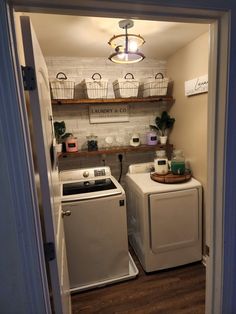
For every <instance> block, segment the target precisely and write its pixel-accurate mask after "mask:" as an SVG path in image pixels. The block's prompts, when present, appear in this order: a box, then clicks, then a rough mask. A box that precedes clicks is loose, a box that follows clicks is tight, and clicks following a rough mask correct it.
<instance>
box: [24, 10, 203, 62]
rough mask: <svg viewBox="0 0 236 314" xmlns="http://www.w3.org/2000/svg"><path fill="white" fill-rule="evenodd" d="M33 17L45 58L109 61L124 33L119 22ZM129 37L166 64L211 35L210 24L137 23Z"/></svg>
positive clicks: (43, 16) (98, 18)
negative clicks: (137, 36)
mask: <svg viewBox="0 0 236 314" xmlns="http://www.w3.org/2000/svg"><path fill="white" fill-rule="evenodd" d="M23 15H28V16H30V18H31V20H32V23H33V26H34V29H35V31H36V34H37V37H38V40H39V43H40V46H41V49H42V51H43V54H44V56H45V57H47V56H64V57H105V58H107V57H108V56H109V55H110V54H111V53H112V52H113V50H112V48H111V47H110V46H109V45H108V41H109V39H110V38H111V37H112V36H113V35H118V34H121V33H124V30H123V29H121V28H119V25H118V23H119V21H120V20H121V19H117V18H100V17H84V16H83V17H82V16H72V15H56V14H39V13H25V14H23ZM133 21H134V26H133V28H131V29H129V30H128V32H129V33H134V34H140V35H141V36H143V37H144V39H145V41H146V42H145V44H144V45H143V46H142V47H141V49H140V50H141V51H142V52H143V53H144V55H145V56H146V58H155V59H158V60H165V59H167V58H168V57H169V56H170V55H172V54H173V53H175V52H176V51H177V50H178V49H180V48H181V47H184V46H186V45H187V44H188V43H189V42H191V41H192V40H194V39H195V38H197V37H199V36H200V35H201V34H203V33H205V32H207V31H209V25H208V24H193V23H175V22H157V21H144V20H134V19H133Z"/></svg>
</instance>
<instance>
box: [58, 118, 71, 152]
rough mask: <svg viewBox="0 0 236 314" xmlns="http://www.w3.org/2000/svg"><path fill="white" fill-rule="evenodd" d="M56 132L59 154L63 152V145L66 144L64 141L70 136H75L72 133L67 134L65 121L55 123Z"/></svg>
mask: <svg viewBox="0 0 236 314" xmlns="http://www.w3.org/2000/svg"><path fill="white" fill-rule="evenodd" d="M53 125H54V131H55V137H56V141H57V152H58V153H59V152H61V151H62V143H63V142H64V140H65V139H66V138H67V137H69V136H71V135H72V136H73V134H72V133H65V132H66V125H65V122H64V121H60V122H59V121H55V122H54V124H53Z"/></svg>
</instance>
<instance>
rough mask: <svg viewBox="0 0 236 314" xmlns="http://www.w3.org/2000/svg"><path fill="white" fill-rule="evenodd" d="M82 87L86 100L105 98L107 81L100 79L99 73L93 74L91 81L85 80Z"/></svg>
mask: <svg viewBox="0 0 236 314" xmlns="http://www.w3.org/2000/svg"><path fill="white" fill-rule="evenodd" d="M96 76H97V78H95V77H96ZM83 87H84V91H85V95H86V97H87V98H93V99H94V98H98V99H102V98H107V88H108V80H107V79H102V76H101V74H100V73H94V74H93V75H92V78H91V79H89V78H88V79H85V80H84V81H83Z"/></svg>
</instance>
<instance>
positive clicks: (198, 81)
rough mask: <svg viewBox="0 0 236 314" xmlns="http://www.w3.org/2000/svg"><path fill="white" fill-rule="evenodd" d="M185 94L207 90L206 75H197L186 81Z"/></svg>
mask: <svg viewBox="0 0 236 314" xmlns="http://www.w3.org/2000/svg"><path fill="white" fill-rule="evenodd" d="M184 85H185V96H191V95H196V94H201V93H207V92H208V75H203V76H199V77H197V78H195V79H193V80H190V81H186V82H185V83H184Z"/></svg>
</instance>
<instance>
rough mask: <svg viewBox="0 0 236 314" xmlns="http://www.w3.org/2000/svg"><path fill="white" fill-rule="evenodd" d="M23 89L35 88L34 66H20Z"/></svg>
mask: <svg viewBox="0 0 236 314" xmlns="http://www.w3.org/2000/svg"><path fill="white" fill-rule="evenodd" d="M21 72H22V78H23V84H24V90H34V89H36V79H35V71H34V68H32V67H29V66H21Z"/></svg>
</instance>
